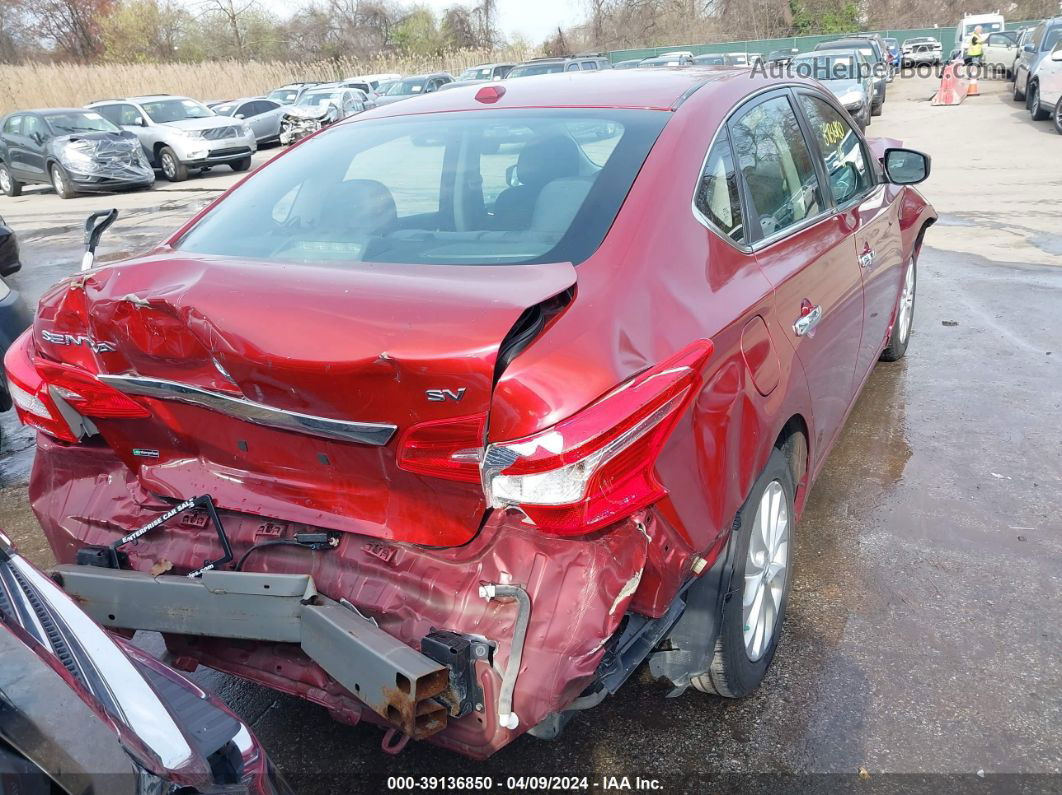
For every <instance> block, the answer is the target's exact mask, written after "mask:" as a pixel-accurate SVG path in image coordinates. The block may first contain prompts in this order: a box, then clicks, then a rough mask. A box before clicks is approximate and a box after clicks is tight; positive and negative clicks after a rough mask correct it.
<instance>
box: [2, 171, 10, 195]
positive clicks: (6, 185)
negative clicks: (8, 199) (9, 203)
mask: <svg viewBox="0 0 1062 795" xmlns="http://www.w3.org/2000/svg"><path fill="white" fill-rule="evenodd" d="M0 190H2V191H3V192H4V193H8V192H10V191H11V174H10V172H8V170H7V169H6V168H0Z"/></svg>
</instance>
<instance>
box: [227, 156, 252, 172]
mask: <svg viewBox="0 0 1062 795" xmlns="http://www.w3.org/2000/svg"><path fill="white" fill-rule="evenodd" d="M250 167H251V156H250V155H248V156H247V157H241V158H240V159H239V160H233V161H232V162H231V163H229V168H231V169H232V170H233V171H247V169H249V168H250Z"/></svg>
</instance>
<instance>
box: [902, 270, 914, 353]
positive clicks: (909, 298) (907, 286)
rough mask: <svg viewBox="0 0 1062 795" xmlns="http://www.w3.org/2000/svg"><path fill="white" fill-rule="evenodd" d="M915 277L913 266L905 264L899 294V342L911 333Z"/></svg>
mask: <svg viewBox="0 0 1062 795" xmlns="http://www.w3.org/2000/svg"><path fill="white" fill-rule="evenodd" d="M914 297H915V278H914V268H912V267H911V266H910V265H908V266H907V273H906V274H905V275H904V277H903V292H902V293H901V294H900V317H899V318H898V322H899V332H900V342H904V341H906V340H907V335H908V334H910V333H911V316H912V315H913V314H914Z"/></svg>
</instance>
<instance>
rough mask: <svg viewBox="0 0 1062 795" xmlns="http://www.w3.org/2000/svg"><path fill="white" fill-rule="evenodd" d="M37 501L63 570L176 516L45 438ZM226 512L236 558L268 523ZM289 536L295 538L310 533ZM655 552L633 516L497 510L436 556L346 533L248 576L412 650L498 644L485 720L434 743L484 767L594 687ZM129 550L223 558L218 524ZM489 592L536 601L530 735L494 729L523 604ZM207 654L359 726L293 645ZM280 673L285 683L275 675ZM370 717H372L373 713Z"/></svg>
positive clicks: (141, 558)
mask: <svg viewBox="0 0 1062 795" xmlns="http://www.w3.org/2000/svg"><path fill="white" fill-rule="evenodd" d="M30 499H31V503H32V506H33V510H34V513H35V514H36V515H37V518H38V520H39V521H40V523H41V526H42V527H43V528H44V531H45V534H46V535H47V536H48V539H49V542H50V543H51V546H52V548H53V550H54V551H55V554H56V557H57V558H58V560H59V561H60V562H62V563H72V562H74V558H75V555H76V551H77V549H78V548H79V547H81V546H84V545H86V544H108V543H111V542H113V541H114V540H115V539H116V538H117V537H118V536H119V535H120V534H121V533H123V532H128V531H129V530H131V529H134V528H136V527H138V526H141V525H143V524H145V523H147V522H148V521H150V520H151V519H152V518H154V517H155V516H157V515H158V514H159V513H161V512H162V511H164V510H165V509H166V508H167V507H168V505H167V504H165V503H163V502H162V501H160V500H159V499H157V498H155V497H152V496H151V495H149V494H148V493H146V492H144V491H143V490H142V489H141V488H140V486H139V484H138V483H137V481H136V478H135V476H133V475H132V473H130V472H129V470H128V469H127V468H126V467H125V466H124V465H122V463H121V462H120V461H119V459H118V458H117V457H116V456H115V455H114V453H113V452H112V451H110V450H109V449H107V448H105V447H102V446H87V445H79V446H66V445H62V444H60V443H57V442H54V441H52V440H50V439H48V438H46V437H43V436H41V437H40V438H39V439H38V452H37V457H36V460H35V461H34V466H33V472H32V476H31V480H30ZM72 506H76V513H75V512H74V509H73V507H72ZM221 515H222V519H223V522H224V524H225V529H226V532H227V533H228V535H229V538H230V540H231V542H232V545H233V550H234V552H235V554H236V555H237V556H239V555H241V554H242V553H243V552H244V551H246V549H247V548H248V547H249V546H250V545H251V544H252V543H254V541H255V537H256V534H257V533H258V532H259V531H260V528H261V527H262V525H263V523H265V522H266V521H267V520H266V519H265V518H264V517H260V516H252V515H249V514H241V513H235V512H222V514H221ZM273 524H274V525H275V524H276V523H273ZM282 524H283V523H282ZM289 527H290V529H291V532H295V531H296V530H301V529H302V528H303V527H305V526H294V525H292V526H289ZM648 543H649V542H648V538H647V535H646V533H645V532H644V531H643V530H642V529H641V528H639V526H638V525H637V524H636V523H635V522H634V521H633V520H632V521H627V522H624V523H621V524H619V525H617V526H615V527H614V528H613V529H612V530H610V531H609V532H606V533H600V534H596V535H593V536H589V537H587V538H584V539H579V540H568V539H559V538H554V537H550V536H546V535H543V534H542V533H541V532H539V531H538V530H536V529H535V528H534V527H532V526H530V525H528V524H525V523H523V522H522V520H521V517H520V516H519V515H518V514H515V513H503V512H499V511H496V512H494V513H493V514H492V515H491V516H490V517H489V519H488V521H487V523H486V524H485V526H484V527H483V528H482V529H481V530H480V532H479V533H478V534H477V535H476V537H475V538H474V539H473V540H472V541H471V542H469V543H468V544H466V545H464V546H462V547H453V548H447V549H427V548H424V547H417V546H414V545H410V544H395V543H389V542H386V541H381V540H379V539H375V538H369V537H367V536H359V535H355V534H350V533H346V534H343V536H342V540H341V542H340V545H339V547H338V548H337V549H336V550H334V551H332V552H310V551H308V550H302V549H292V548H285V547H279V548H269V549H264V550H260V551H258V552H255V553H254V555H252V556H251V557H250V558H248V561H247V564H246V566H245V568H246V569H247V570H253V571H268V572H286V573H309V574H312V575H313V578H314V581H315V583H316V585H317V589H318V591H320V592H321V593H322V594H324V595H326V596H328V597H331V598H332V599H336V600H338V599H341V598H345V599H348V600H349V601H350V602H352V603H353V604H355V605H356V606H357V607H358V608H359V609H360V610H362V611H363V612H364V613H365V614H366V615H371V616H373V617H374V618H376V619H377V620H378V622H379V624H380V626H381V628H383V629H385V630H386V631H388V632H390V633H391V634H392V635H394V636H395V637H397V638H399V639H400V640H402V641H403V642H405V643H406V644H408V645H410V646H412V647H414V648H419V644H420V639H421V638H422V637H424V636H425V635H427V634H428V633H429V632H431V631H432V629H446V630H452V631H455V632H460V633H465V634H473V635H481V636H483V637H486V638H487V639H488V640H490V641H493V642H494V643H495V644H497V647H496V650H495V653H494V666H493V669H490V668H488V667H486V666H481V667H480V669H479V672H478V673H479V676H480V682H481V686H483V687H484V695H485V702H486V703H485V704H484V710H483V712H482V713H479V712H473V713H471V714H469V715H467V716H465V717H464V718H461V719H459V720H457V721H451V722H450V725H449V726H448V727H447V729H445V730H444V731H443V732H442V733H440V734H437V735H434V736H433V737H432V738H431V741H432V742H435V743H438V744H440V745H444V746H446V747H449V748H451V749H453V750H457V751H460V752H462V753H464V754H467V755H469V756H473V757H486V756H488V755H490V754H491V753H493V752H494V751H496V750H498V749H499V748H501V747H502V746H504V745H506V744H507V743H509V742H511V741H512V740H513V739H514V738H515V737H516V736H518V735H519V734H521V733H522V732H524V731H526V730H527V729H529V728H531V727H532V726H534V725H535V724H536V723H538V722H540V721H541V720H542V719H543V718H544V717H545V716H546V715H547V714H549V713H550V712H553V711H556V710H559V709H562V708H563V707H565V706H566V705H567V704H568V703H570V702H571V701H572V700H573V699H574V698H575V697H576V696H578V695H579V693H580V691H582V690H583V689H584V688H585V687H586V685H587V684H589V682H590V680H591V678H592V676H593V673H594V670H595V669H596V668H597V665H598V663H599V662H600V660H601V657H602V655H603V653H604V649H603V645H604V642H605V641H606V640H607V639H608V638H609V637H610V636H611V635H612V634H613V633H614V632H615V631H616V629H617V628H618V627H619V624H620V622H621V620H622V619H623V616H624V613H625V612H626V610H627V607H628V604H629V603H630V601H631V597H632V595H633V593H634V591H635V588H636V586H637V584H638V582H639V580H640V577H641V574H642V570H643V568H644V567H645V564H646V549H647V545H648ZM126 550H127V551H128V553H129V558H130V564H131V566H132V568H134V569H138V570H141V571H147V570H149V569H150V568H151V566H152V565H153V564H154V563H156V562H157V561H163V560H165V561H170V562H172V563H173V569H172V571H171V575H170V576H172V575H175V574H180V573H182V572H185V571H189V570H191V569H192V568H194V567H198V566H200V565H202V562H203V560H205V559H208V558H211V557H215V556H216V555H217V553H218V549H217V539H216V537H215V535H214V532H213V530H212V529H211V528H210V527H205V528H198V527H192V526H188V525H183V524H181V522H180V519H174V520H172V521H171V522H170V523H169V524H168V525H166V526H164V527H162V528H159V529H157V530H154V531H152V532H151V533H150V534H148V535H147V536H145V537H144V538H143V539H141V540H140V542H139V543H138V544H136V545H129V546H128V547H126ZM486 582H495V583H514V584H518V585H522V586H523V587H524V588H525V589H527V591H528V593H529V595H530V597H531V618H530V624H529V626H528V631H527V640H526V643H525V646H524V654H523V661H522V662H523V664H522V666H521V671H520V675H519V677H518V679H517V681H516V689H515V693H514V710H515V712H516V713H517V715H519V717H520V725H519V727H518V728H517V729H516V730H513V731H509V730H507V729H502V728H498V726H497V723H498V719H497V709H496V703H497V702H496V693H497V689H498V687H500V681H501V677H500V673H499V672H501V671H504V669H505V666H506V664H507V662H508V659H509V654H510V651H511V649H510V639H511V638H512V635H513V628H514V624H515V622H516V618H517V607H516V604H515V603H514V602H510V601H504V600H494V601H491V602H488V601H486V600H485V599H483V598H482V597H480V596H479V586H480V584H482V583H486ZM176 645H177V646H179V647H180V649H181V652H180V653H181V654H189V655H192V656H194V655H195V651H194V650H195V648H196V646H195V644H176ZM204 652H205V653H204V655H203V661H204V662H205V663H209V664H211V665H212V666H214V667H218V668H221V669H223V670H226V671H229V672H232V673H236V674H238V675H241V676H245V677H247V678H250V679H254V680H256V681H259V682H261V683H263V684H265V685H267V686H270V687H274V688H278V689H281V690H285V691H287V692H291V693H295V694H297V695H300V696H302V697H305V698H309V699H310V700H312V701H315V702H317V703H320V704H322V705H324V706H326V707H328V708H330V709H333V711H335V712H337V713H338V714H341V715H343V716H344V717H345V719H347V720H352V719H356V716H355V715H354V714H352V710H351V709H350V695H349V694H346V693H345V691H341V690H340V689H338V687H337V686H335V683H334V682H330V680H329V679H328V677H327V675H325V674H324V672H323V671H322V670H321V669H320V668H318V667H317V666H316V664H314V663H313V662H311V661H310V660H309V658H306V657H304V656H303V655H302V654H301V652H299V651H298V650H297V649H295V648H293V647H288V648H283V647H270V646H268V645H266V644H257V645H255V644H248V643H247V642H236V641H225V640H221V639H213V640H210V641H209V642H208V643H207V644H206V648H205V649H204ZM293 661H295V662H297V663H299V664H297V665H293V664H292V663H293ZM267 668H268V669H269V675H266V669H267ZM278 668H279V669H280V671H281V672H282V673H280V674H278V673H277V670H276V669H278ZM364 714H365V716H366V717H371V713H370V712H369V711H368V710H366V711H365V713H364Z"/></svg>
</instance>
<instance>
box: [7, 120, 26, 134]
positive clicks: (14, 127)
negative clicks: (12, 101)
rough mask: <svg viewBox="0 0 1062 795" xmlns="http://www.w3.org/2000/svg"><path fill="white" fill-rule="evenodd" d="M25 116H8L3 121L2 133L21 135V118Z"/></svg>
mask: <svg viewBox="0 0 1062 795" xmlns="http://www.w3.org/2000/svg"><path fill="white" fill-rule="evenodd" d="M24 118H25V116H10V117H8V120H7V121H5V122H4V135H22V120H23V119H24Z"/></svg>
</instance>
